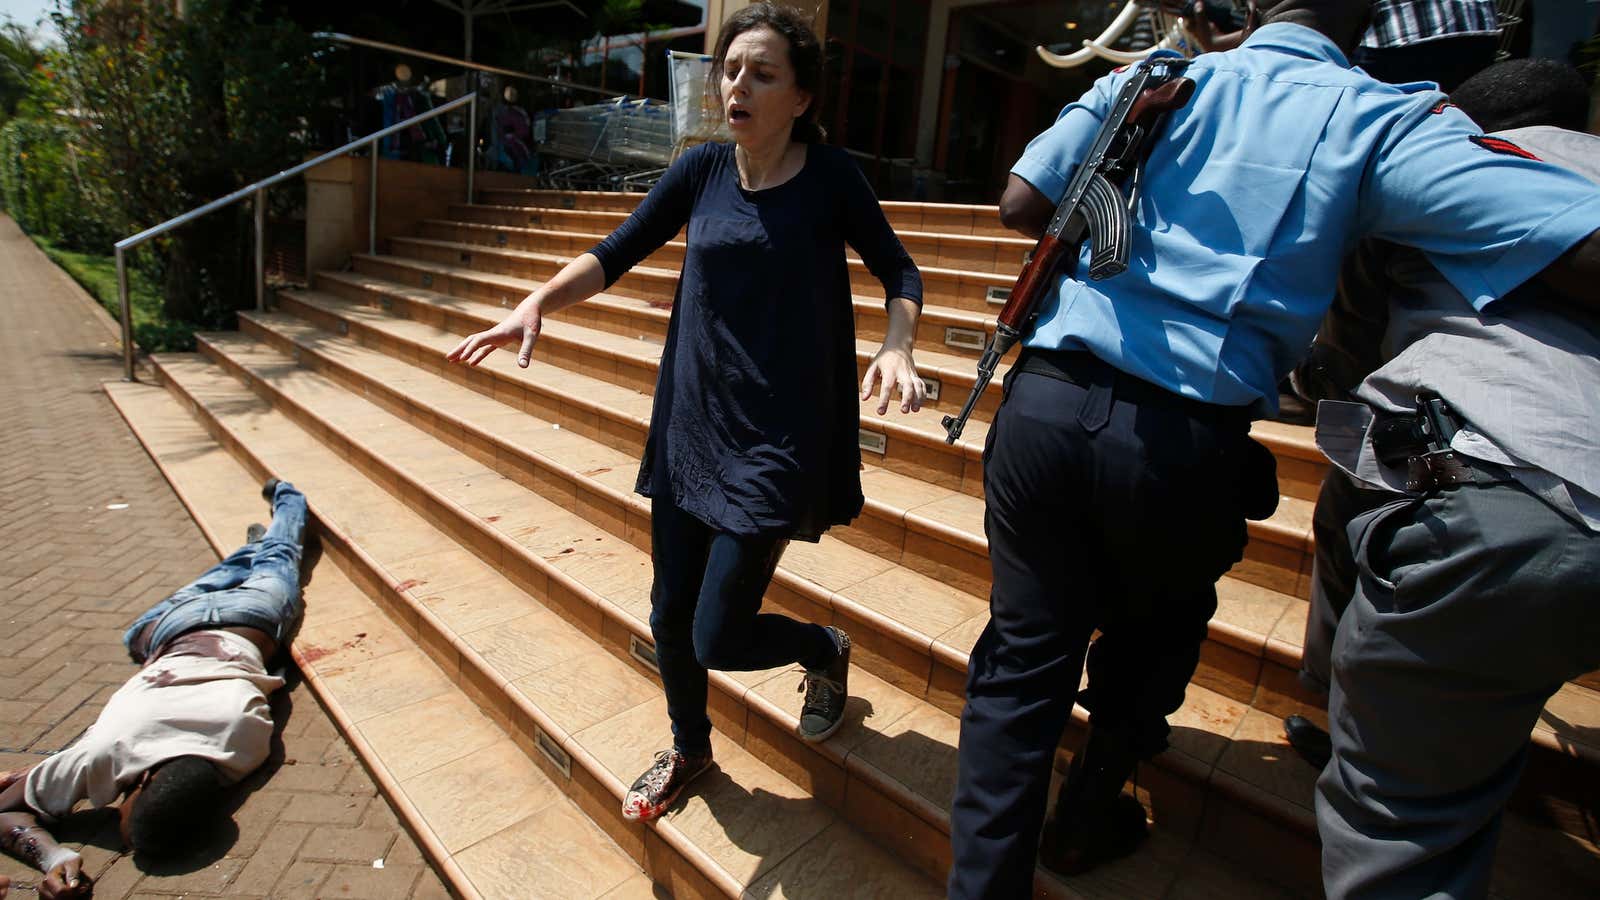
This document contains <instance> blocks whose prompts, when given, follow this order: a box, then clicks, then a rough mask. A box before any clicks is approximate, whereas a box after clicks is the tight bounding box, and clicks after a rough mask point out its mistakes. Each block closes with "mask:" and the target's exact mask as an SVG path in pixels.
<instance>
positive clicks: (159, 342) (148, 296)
mask: <svg viewBox="0 0 1600 900" xmlns="http://www.w3.org/2000/svg"><path fill="white" fill-rule="evenodd" d="M34 240H35V242H36V243H38V245H39V249H41V250H43V251H44V252H45V255H46V256H49V257H50V260H51V262H54V263H55V264H56V265H58V266H60V267H61V268H62V269H63V270H64V271H65V272H66V273H67V274H68V275H71V276H72V279H73V280H74V281H76V282H78V284H80V285H82V286H83V289H84V290H86V291H88V292H89V295H90V296H91V297H94V298H95V300H97V301H99V303H100V305H101V306H103V307H105V308H106V311H107V312H109V313H111V317H112V318H113V319H118V320H121V318H122V310H121V306H122V301H121V298H120V297H118V296H117V262H116V258H115V257H113V256H106V255H103V254H98V253H84V252H81V251H77V250H69V249H66V248H64V247H61V246H58V245H56V244H54V243H52V242H51V241H49V240H46V239H43V238H39V237H35V238H34ZM128 305H129V307H131V308H132V310H133V341H134V343H136V344H138V345H139V346H140V347H142V348H144V349H145V350H146V351H148V352H150V353H171V352H177V351H184V352H187V351H190V350H193V349H194V348H195V341H194V332H195V329H194V326H193V325H189V324H186V323H182V322H167V321H165V320H164V319H163V318H162V316H161V291H160V290H159V289H158V288H157V287H156V282H155V281H154V280H153V279H152V278H151V277H150V276H149V275H148V274H146V273H144V272H140V271H138V270H130V271H129V272H128Z"/></svg>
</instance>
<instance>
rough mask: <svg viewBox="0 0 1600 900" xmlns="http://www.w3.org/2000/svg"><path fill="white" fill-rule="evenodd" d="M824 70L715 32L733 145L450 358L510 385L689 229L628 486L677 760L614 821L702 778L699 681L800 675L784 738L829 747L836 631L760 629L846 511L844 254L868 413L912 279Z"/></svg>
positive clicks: (705, 725) (848, 365) (810, 40)
mask: <svg viewBox="0 0 1600 900" xmlns="http://www.w3.org/2000/svg"><path fill="white" fill-rule="evenodd" d="M821 67H822V55H821V46H820V43H819V42H818V40H817V37H816V35H815V34H814V33H813V32H812V31H811V29H810V27H809V25H808V24H807V23H806V20H805V19H804V18H803V17H802V16H801V14H800V13H798V12H797V11H795V10H793V9H789V8H787V7H781V6H776V5H773V4H770V3H757V4H754V5H751V6H748V7H745V8H744V9H742V10H740V11H739V12H737V13H735V14H734V15H733V16H732V17H731V18H730V19H729V20H728V21H727V22H726V23H725V24H724V26H723V29H722V36H721V38H720V40H719V41H718V45H717V50H716V54H715V60H714V62H713V68H712V72H713V74H714V75H715V76H717V78H718V81H717V88H718V96H719V100H720V102H721V105H722V108H723V112H724V115H725V116H726V117H727V122H728V127H729V129H730V131H731V132H732V133H733V138H734V140H733V143H732V144H731V145H730V144H705V145H702V146H699V147H695V148H694V149H692V150H689V151H688V152H686V153H684V154H683V155H682V156H681V157H679V158H678V160H677V161H676V162H675V163H674V164H673V165H672V168H670V169H669V170H668V171H667V173H666V174H665V175H663V176H662V178H661V181H660V183H658V184H657V185H656V186H655V187H654V188H653V189H652V190H651V191H650V193H649V194H648V195H647V196H646V197H645V198H644V200H643V201H642V202H640V204H639V207H638V209H637V210H636V211H635V212H634V213H633V214H632V215H631V216H629V217H628V219H627V221H625V222H624V223H623V224H622V225H621V226H619V227H618V228H617V230H616V231H614V232H612V233H611V235H609V236H608V237H607V238H606V239H605V240H603V241H601V242H600V243H599V244H598V245H597V246H595V247H594V248H593V249H592V250H590V251H589V252H587V253H584V254H582V255H580V256H579V257H578V258H577V259H575V260H573V261H572V262H571V263H569V264H568V265H567V266H566V267H565V268H563V269H562V270H561V271H560V272H559V273H557V274H556V275H555V277H553V278H551V279H550V281H549V282H547V283H546V284H544V285H543V286H542V287H540V288H539V289H537V290H535V291H534V292H533V293H531V294H529V295H528V297H527V298H526V299H524V300H523V301H522V303H521V304H519V305H518V306H517V308H516V309H515V310H514V311H513V312H512V313H511V314H510V315H509V316H507V317H506V318H505V320H504V321H502V322H501V323H500V324H499V325H496V326H495V327H494V328H491V329H489V330H487V331H482V332H479V333H477V334H474V335H471V336H469V337H467V338H466V339H465V340H463V341H462V342H461V343H460V344H459V345H458V346H457V347H456V348H455V349H454V350H452V351H450V353H449V355H448V359H450V360H451V361H453V362H460V363H464V364H466V365H472V366H476V365H478V364H479V363H481V362H482V361H483V360H484V359H485V358H486V357H488V356H489V354H491V353H493V352H494V350H495V349H496V348H498V347H512V346H516V347H518V348H519V350H518V356H517V364H518V365H520V366H523V367H524V368H525V367H527V365H528V363H529V360H530V358H531V355H532V352H533V346H534V343H535V341H536V340H537V338H538V336H539V329H540V323H541V321H542V319H543V316H544V315H545V314H547V313H552V312H556V311H558V310H560V309H563V308H565V307H568V306H571V305H573V304H575V303H580V302H582V301H583V300H586V299H588V298H589V297H592V296H594V295H595V294H597V293H599V292H600V291H602V290H604V289H605V288H607V287H608V286H610V285H611V284H612V283H614V282H615V281H616V280H617V279H618V278H620V277H622V275H623V274H624V273H626V272H627V271H628V270H629V269H631V268H632V267H633V266H635V265H637V264H638V263H639V262H640V261H641V260H643V259H644V258H645V257H647V256H649V255H650V254H651V253H652V252H654V251H655V250H656V249H657V248H659V247H661V246H662V245H663V244H665V243H666V242H667V241H669V240H671V239H672V238H673V236H675V235H676V234H677V233H678V232H679V230H680V229H682V228H684V227H685V226H686V225H687V227H688V235H687V237H688V240H687V242H686V251H685V254H684V261H683V270H682V274H681V276H680V278H679V281H678V286H677V293H676V295H675V296H674V298H673V305H672V319H671V323H670V325H669V326H668V331H667V339H666V347H665V349H664V352H663V354H662V359H661V370H660V376H659V380H658V382H657V384H656V391H655V402H654V408H653V410H652V413H651V417H650V435H649V439H648V440H647V441H646V444H645V451H644V458H643V460H642V461H641V463H640V466H639V478H638V483H637V484H636V485H635V490H636V491H638V492H639V493H640V494H642V495H644V496H646V497H649V498H651V562H652V565H653V567H654V576H655V581H654V585H653V587H652V589H651V612H650V629H651V632H652V634H653V636H654V637H655V642H656V658H657V662H658V663H659V665H660V670H661V680H662V684H663V686H664V687H665V689H666V695H667V715H668V718H669V719H670V720H671V724H672V735H673V741H672V746H671V747H670V748H668V749H666V750H663V751H661V752H660V753H658V754H656V759H655V762H654V764H652V765H651V767H650V768H649V769H648V770H646V771H645V772H644V773H643V774H641V775H640V776H639V778H638V779H637V780H636V781H635V782H634V783H633V786H632V787H631V788H630V790H629V791H628V794H627V796H626V797H625V798H624V799H623V815H624V817H626V818H628V819H631V820H639V821H648V820H651V819H654V818H656V817H658V816H660V815H661V814H662V813H664V812H666V810H667V809H668V808H669V807H670V806H671V805H672V803H673V802H674V801H675V800H676V799H677V797H678V796H679V795H680V794H681V793H682V791H683V789H684V787H685V786H686V785H687V784H688V783H689V782H690V781H691V780H692V779H693V778H694V777H695V776H697V775H699V774H701V773H702V772H704V771H706V770H707V769H709V768H710V766H711V762H712V759H711V720H710V719H709V718H708V717H707V715H706V702H707V676H706V671H707V669H719V670H725V671H753V670H761V669H770V668H775V667H779V666H785V665H790V664H793V663H799V664H800V665H802V666H803V667H804V668H805V676H804V680H803V682H802V684H801V688H802V689H803V690H804V692H805V698H804V700H803V702H802V706H801V712H800V723H799V728H798V731H799V735H800V737H802V738H804V739H805V740H808V741H823V740H826V739H827V738H828V737H830V736H831V735H832V734H833V733H834V732H835V731H837V730H838V728H839V725H840V724H841V722H842V721H843V718H844V708H845V701H846V699H847V696H848V672H849V662H850V638H849V636H848V635H847V634H845V633H844V632H843V631H842V630H840V629H838V628H835V627H831V626H821V625H816V624H811V623H804V622H798V621H795V620H793V619H790V618H788V617H786V616H782V615H776V614H772V613H762V612H760V609H761V602H762V596H763V594H765V592H766V589H767V585H768V583H769V582H770V581H771V579H772V574H773V571H774V570H775V569H776V568H777V565H778V560H779V559H780V558H781V557H782V556H783V551H784V548H785V547H787V546H788V543H789V541H790V540H791V539H795V538H798V539H800V540H807V541H815V540H817V539H818V538H820V537H821V535H822V533H823V532H824V531H826V530H827V529H828V528H829V527H831V526H833V525H841V524H845V523H847V522H849V521H850V520H852V519H854V518H855V517H856V515H857V514H859V513H860V511H861V507H862V504H863V497H862V492H861V473H860V470H861V455H860V448H859V447H858V445H857V431H858V423H857V420H858V416H859V415H860V412H859V405H858V403H857V399H856V398H855V397H853V396H852V394H853V392H854V388H855V371H856V369H855V320H854V311H853V308H852V302H851V294H850V278H849V272H848V269H847V268H846V262H845V254H844V245H845V244H846V243H849V244H850V246H852V247H854V248H855V250H856V252H857V253H858V254H860V256H861V259H862V261H863V262H865V263H866V265H867V268H868V269H869V270H871V272H872V273H873V275H874V276H875V277H876V278H877V279H878V280H879V281H880V282H881V283H882V284H883V288H884V295H885V298H886V302H887V304H888V314H889V325H888V330H887V333H886V335H885V338H884V342H883V347H882V349H881V350H879V351H878V353H877V354H876V355H875V356H874V357H873V359H872V362H871V364H870V365H869V366H868V368H867V372H866V375H865V377H864V378H863V379H862V383H861V394H860V398H859V399H861V400H865V399H867V398H868V397H870V396H871V395H872V394H873V392H874V391H876V392H877V395H878V408H877V412H878V414H879V415H883V414H885V413H887V412H888V409H889V404H890V401H891V396H892V394H893V393H894V391H895V390H896V389H898V391H899V394H900V404H899V406H900V411H901V412H902V413H908V412H913V411H916V410H918V409H920V408H921V405H922V400H923V392H924V388H923V383H922V380H921V379H920V378H918V377H917V372H916V366H915V363H914V362H913V360H912V337H913V335H914V334H915V333H916V323H917V317H918V315H919V314H920V311H921V306H922V277H921V274H920V273H919V272H918V271H917V267H916V265H915V264H914V263H913V262H912V261H911V257H910V256H909V255H908V254H907V253H906V251H905V248H904V247H902V246H901V244H900V241H899V239H898V238H897V237H895V234H894V231H893V230H892V229H891V228H890V227H889V224H888V222H887V220H885V218H884V215H883V211H882V209H881V208H880V207H879V206H878V201H877V198H876V197H875V196H874V195H873V193H872V188H871V187H870V186H869V185H868V184H867V182H866V179H865V178H864V177H863V176H862V174H861V172H860V170H859V169H858V168H857V167H856V165H855V163H854V162H853V161H851V160H850V158H849V157H848V156H846V155H845V153H844V152H843V151H842V150H839V149H836V148H833V147H828V146H825V145H823V144H822V143H821V138H822V131H821V128H820V127H819V126H818V125H817V123H816V118H817V108H816V102H815V101H816V91H817V88H818V85H819V84H820V83H821Z"/></svg>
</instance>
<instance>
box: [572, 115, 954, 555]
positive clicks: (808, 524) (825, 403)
mask: <svg viewBox="0 0 1600 900" xmlns="http://www.w3.org/2000/svg"><path fill="white" fill-rule="evenodd" d="M686 223H687V225H688V227H689V231H688V242H687V249H686V252H685V254H684V262H683V272H682V275H681V276H680V277H679V279H678V288H677V293H676V295H675V296H674V298H673V303H672V319H671V323H670V325H669V326H668V329H667V344H666V348H665V351H664V352H663V354H662V357H661V372H660V375H659V376H658V378H657V380H656V393H655V405H654V409H653V411H652V413H651V418H650V436H649V439H648V440H647V442H646V444H645V451H644V459H643V461H642V462H641V464H640V466H639V480H638V483H637V485H636V486H635V490H637V491H638V492H639V493H641V494H643V495H645V496H647V497H656V496H668V497H670V498H671V500H672V502H673V503H675V504H677V506H678V507H679V508H680V509H682V510H684V511H686V512H688V513H689V514H690V515H693V516H694V517H695V518H697V519H699V520H700V521H702V522H704V523H705V524H706V525H708V526H710V527H712V528H714V529H716V530H718V531H724V532H728V533H731V534H737V535H762V536H773V537H793V538H799V539H802V540H813V541H814V540H816V539H817V538H818V537H819V536H821V534H822V532H823V531H825V530H827V528H828V527H829V526H831V525H837V524H843V523H846V522H849V521H850V520H851V519H853V518H855V516H856V514H858V513H859V512H860V511H861V505H862V495H861V451H860V449H859V447H858V445H857V429H858V427H859V416H860V405H859V401H858V399H857V398H858V396H859V393H858V391H859V381H858V380H857V377H856V353H855V311H854V309H853V307H852V305H851V298H850V274H849V270H848V269H847V268H846V265H845V254H844V245H845V243H846V242H847V241H848V242H849V244H850V246H852V247H854V248H855V250H856V252H857V253H858V254H860V256H861V258H862V260H863V261H864V262H865V263H866V264H867V268H868V269H869V270H870V271H871V272H872V273H873V275H874V276H876V277H877V279H878V280H879V281H880V282H882V284H883V289H884V294H885V300H886V301H887V300H889V299H893V298H895V297H907V298H910V299H912V300H915V301H916V302H917V303H919V304H920V303H921V302H922V276H921V274H920V273H918V271H917V267H916V264H915V263H913V262H912V261H911V257H910V256H909V255H908V254H907V253H906V251H905V248H904V247H902V246H901V244H900V240H899V238H897V237H895V234H894V230H893V229H891V228H890V227H889V223H888V221H887V220H885V219H884V216H883V210H882V209H881V208H880V207H879V206H878V201H877V198H876V197H875V196H873V193H872V188H871V186H870V185H868V184H867V181H866V179H865V178H864V177H862V174H861V170H860V169H859V168H858V167H857V166H856V164H855V162H854V161H852V160H851V159H850V158H849V156H847V155H846V154H845V153H844V151H843V150H840V149H838V148H835V147H828V146H823V145H817V144H812V145H809V146H808V147H807V152H806V161H805V165H804V166H803V167H802V168H801V170H800V172H799V174H797V175H795V176H794V177H793V178H791V179H790V180H788V181H786V182H784V183H783V184H780V185H777V186H776V187H772V188H768V189H765V190H761V191H747V190H745V189H744V188H743V187H742V186H741V185H740V183H739V173H738V168H737V166H736V164H735V162H734V147H733V145H731V144H704V145H701V146H699V147H695V148H693V149H692V150H689V151H688V152H686V153H684V154H683V155H682V156H681V157H679V158H678V161H677V162H675V163H673V165H672V168H670V169H669V170H667V173H666V174H665V175H663V176H662V178H661V181H660V182H659V183H658V184H657V185H656V186H655V187H654V188H653V189H652V190H651V191H650V193H649V194H648V195H647V196H646V197H645V198H644V200H643V201H641V202H640V204H639V207H638V209H637V210H635V211H634V213H633V215H631V216H629V217H628V219H627V221H625V222H623V223H622V225H621V226H620V227H618V228H617V230H616V231H614V232H612V233H611V235H610V236H608V237H607V238H606V239H605V240H603V241H601V242H600V243H599V244H598V245H597V246H595V248H594V249H593V250H591V251H589V252H591V253H593V254H594V255H595V256H596V257H597V258H598V259H599V260H600V265H601V267H602V268H604V270H605V274H606V285H607V286H608V287H609V286H610V285H611V284H612V283H613V282H615V281H616V280H617V279H618V278H620V277H621V276H622V274H623V273H625V272H627V271H628V269H630V268H632V267H633V266H634V265H636V264H637V263H638V262H639V261H640V260H642V259H644V258H645V257H646V256H648V255H650V253H652V252H653V251H655V250H656V249H657V248H659V247H660V246H661V245H662V244H664V243H666V242H667V241H669V240H671V239H672V238H673V236H675V235H676V234H677V233H678V231H679V229H681V228H682V227H683V226H684V225H685V224H686Z"/></svg>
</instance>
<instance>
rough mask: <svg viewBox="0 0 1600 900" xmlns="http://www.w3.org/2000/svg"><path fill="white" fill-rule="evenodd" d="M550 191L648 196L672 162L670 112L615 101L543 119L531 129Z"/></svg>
mask: <svg viewBox="0 0 1600 900" xmlns="http://www.w3.org/2000/svg"><path fill="white" fill-rule="evenodd" d="M534 133H535V137H536V139H537V144H538V148H539V152H540V153H542V154H544V155H545V156H549V157H553V158H554V159H553V160H552V162H551V164H550V165H548V166H547V167H545V168H544V172H545V174H544V176H543V177H544V180H545V181H546V183H547V184H548V186H550V187H556V188H562V189H567V190H610V191H616V190H623V191H626V190H648V189H649V188H650V185H652V184H655V182H656V180H657V179H658V178H660V177H661V173H663V172H665V171H666V169H667V165H668V164H669V163H671V162H672V148H673V141H672V107H671V106H670V105H669V104H666V103H662V102H661V101H659V100H633V99H629V98H627V97H618V98H616V99H614V100H609V101H607V102H605V103H596V104H592V105H589V106H575V107H572V108H571V109H561V110H555V111H552V112H549V113H546V114H545V115H543V116H542V117H541V121H540V122H539V123H538V125H537V126H536V127H535V130H534Z"/></svg>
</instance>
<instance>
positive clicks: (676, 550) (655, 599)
mask: <svg viewBox="0 0 1600 900" xmlns="http://www.w3.org/2000/svg"><path fill="white" fill-rule="evenodd" d="M650 509H651V516H650V534H651V541H652V544H651V553H650V561H651V564H652V566H653V567H654V569H655V584H654V585H652V587H651V589H650V632H651V634H652V635H653V636H654V637H655V641H656V662H657V664H658V665H659V666H660V669H661V683H662V685H663V686H664V687H665V688H666V692H667V717H668V718H670V719H671V720H672V738H673V744H674V746H676V747H677V748H678V750H679V751H680V752H682V753H685V754H689V755H699V754H703V753H709V752H711V720H710V719H709V718H708V717H707V716H706V692H707V678H706V670H707V669H719V670H722V671H727V672H751V671H758V670H761V669H772V668H776V667H778V666H785V665H789V664H791V663H796V662H798V663H801V664H802V665H804V666H805V667H806V668H808V669H821V668H824V667H826V666H827V665H828V664H829V663H831V662H833V661H834V659H835V658H836V657H837V655H838V652H839V651H838V648H837V646H836V645H835V644H834V642H833V637H832V636H831V635H830V634H828V631H827V629H825V628H823V627H822V626H821V625H813V624H809V623H805V622H797V621H795V620H794V619H791V618H789V617H787V616H780V615H774V614H772V613H762V612H760V609H761V597H762V595H763V594H765V593H766V591H767V584H768V583H769V582H771V581H772V573H773V570H775V569H776V568H777V567H778V559H779V558H780V557H782V556H783V551H784V548H785V547H787V546H788V545H789V541H788V540H787V539H785V538H782V537H746V536H741V535H734V534H728V533H726V532H721V531H715V530H713V529H712V528H710V527H709V526H707V525H706V524H705V523H703V522H701V521H700V520H699V519H696V518H695V517H694V516H691V515H689V514H688V513H686V512H684V511H683V510H681V509H679V508H678V507H677V506H676V505H675V504H673V502H672V500H671V499H670V498H669V497H667V496H658V497H656V498H655V500H654V501H653V503H652V504H651V508H650Z"/></svg>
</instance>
